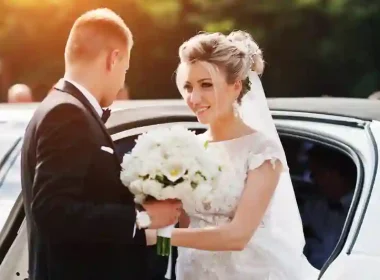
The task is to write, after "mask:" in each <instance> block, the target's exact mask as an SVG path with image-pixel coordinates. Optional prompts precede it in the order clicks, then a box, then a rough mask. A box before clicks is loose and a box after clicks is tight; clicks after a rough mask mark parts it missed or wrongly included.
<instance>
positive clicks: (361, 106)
mask: <svg viewBox="0 0 380 280" xmlns="http://www.w3.org/2000/svg"><path fill="white" fill-rule="evenodd" d="M38 104H39V103H27V104H20V103H19V104H7V103H3V104H0V123H1V122H4V121H15V122H27V121H28V120H29V119H30V118H31V116H32V115H33V112H34V110H35V109H36V108H37V106H38ZM268 105H269V107H270V109H271V110H273V111H291V112H306V113H319V114H325V115H335V116H344V117H351V118H357V119H362V120H378V121H380V100H369V99H360V98H335V97H315V98H310V97H299V98H268ZM157 106H158V107H162V108H168V107H173V108H181V110H184V109H185V108H184V107H185V106H186V105H185V102H184V101H183V100H182V99H155V100H125V101H116V102H114V104H113V105H112V106H111V108H112V109H113V110H115V111H119V110H128V109H138V108H141V107H157Z"/></svg>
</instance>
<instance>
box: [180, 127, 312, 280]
mask: <svg viewBox="0 0 380 280" xmlns="http://www.w3.org/2000/svg"><path fill="white" fill-rule="evenodd" d="M200 137H205V136H204V135H201V136H200ZM208 145H209V147H210V148H217V149H219V150H220V151H223V152H225V154H226V155H227V156H228V161H229V166H230V167H231V168H230V170H228V171H227V172H224V173H223V177H222V178H221V179H220V180H219V181H220V183H219V184H218V186H217V187H216V191H215V193H214V195H213V196H212V199H211V201H210V202H209V203H208V204H207V205H199V204H196V202H194V201H192V200H189V201H186V200H185V201H183V207H184V210H185V211H186V212H187V214H188V215H189V218H190V225H189V227H190V228H205V227H208V226H217V225H221V224H224V223H229V222H230V221H231V219H232V218H233V216H234V213H235V211H236V208H237V206H238V203H239V198H240V197H241V194H242V192H243V188H244V186H245V180H246V178H247V173H248V171H249V170H253V169H255V168H258V167H259V166H260V165H261V164H262V163H263V162H264V161H266V160H271V161H273V160H276V159H279V160H280V161H282V159H283V157H282V155H281V152H282V147H280V146H278V144H277V143H276V142H275V141H272V139H269V138H268V137H267V136H266V135H265V134H263V133H260V132H255V133H253V134H250V135H246V136H243V137H240V138H236V139H232V140H228V141H221V142H210V143H209V144H208ZM282 163H283V165H284V166H286V162H282ZM280 180H281V179H280ZM282 186H286V184H281V183H279V185H278V187H277V189H276V191H275V194H274V196H273V198H272V200H271V202H270V205H269V207H268V209H267V211H266V213H265V215H264V217H263V219H262V221H261V224H260V226H259V227H258V228H257V230H256V231H255V232H254V234H253V236H252V238H251V239H250V241H249V242H248V244H247V245H246V247H245V248H244V249H243V250H242V251H233V252H232V251H223V252H215V251H203V250H196V249H191V248H181V247H180V248H178V259H177V266H176V275H177V278H176V279H177V280H316V279H317V278H318V273H319V272H318V270H316V269H314V268H313V267H312V266H311V265H310V264H309V262H308V261H307V259H306V258H305V256H304V255H303V253H302V248H303V246H301V245H299V244H300V242H298V241H299V239H303V234H302V232H301V233H300V232H299V231H302V229H301V228H299V227H298V225H295V226H293V225H292V224H291V221H292V220H294V217H288V215H287V213H289V212H287V211H283V210H284V209H283V206H285V207H286V206H287V205H288V204H286V203H288V202H287V201H285V200H287V199H289V197H286V196H287V195H288V194H289V190H288V189H287V190H285V191H284V190H283V189H282ZM289 195H290V194H289ZM290 198H291V199H293V198H294V193H293V194H292V197H290ZM283 200H284V201H285V203H284V204H283V206H282V205H281V204H282V202H283ZM294 203H295V200H294ZM285 210H286V209H285Z"/></svg>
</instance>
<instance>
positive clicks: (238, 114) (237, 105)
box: [232, 100, 240, 117]
mask: <svg viewBox="0 0 380 280" xmlns="http://www.w3.org/2000/svg"><path fill="white" fill-rule="evenodd" d="M239 108H240V105H239V103H238V102H237V101H236V100H235V101H234V103H233V104H232V109H233V111H234V115H235V117H239V116H240V112H239Z"/></svg>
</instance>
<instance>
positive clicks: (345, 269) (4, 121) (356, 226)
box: [0, 98, 380, 280]
mask: <svg viewBox="0 0 380 280" xmlns="http://www.w3.org/2000/svg"><path fill="white" fill-rule="evenodd" d="M36 106H37V104H31V105H1V106H0V135H1V137H0V279H1V280H13V279H27V278H28V274H27V269H28V267H27V258H28V256H27V239H26V230H25V224H24V223H23V221H24V211H23V206H22V197H21V196H20V193H21V183H20V175H19V174H20V148H21V145H22V137H23V131H24V129H25V126H26V124H27V122H28V120H29V119H30V117H31V115H32V114H33V111H34V109H35V107H36ZM269 106H270V108H271V110H272V114H273V117H274V119H275V122H276V125H277V129H278V132H279V134H280V137H281V140H282V142H283V145H284V148H285V151H286V154H287V157H288V163H289V166H290V172H291V176H292V179H293V185H294V190H295V194H296V197H297V202H298V204H299V208H300V211H301V213H303V211H304V208H305V205H307V204H310V203H313V202H314V201H316V200H318V199H321V198H323V195H322V194H321V189H320V188H319V186H318V185H317V184H316V181H317V180H316V178H315V174H314V173H313V172H314V171H313V167H311V164H310V161H311V158H310V154H309V152H308V151H309V150H310V149H313V148H315V147H318V149H319V151H320V152H319V154H318V155H319V159H321V158H322V160H323V163H322V164H321V165H320V166H319V167H325V166H330V171H331V174H333V172H336V171H339V172H340V174H341V175H342V173H343V175H344V176H343V177H344V178H350V179H351V182H352V191H353V192H352V193H353V196H352V197H351V198H352V199H350V200H349V201H348V204H347V205H348V208H347V213H346V214H345V216H344V217H343V219H342V225H341V228H339V233H340V234H338V238H337V239H336V241H335V242H334V243H332V244H331V246H330V248H329V250H330V251H329V253H328V255H326V256H324V259H323V262H322V265H321V264H315V266H319V267H318V268H319V269H320V276H319V278H318V279H322V280H359V279H360V280H375V279H380V223H379V224H378V223H377V221H380V218H379V217H380V178H379V174H380V167H379V144H380V102H379V101H373V100H371V101H370V100H365V99H345V98H281V99H277V98H274V99H269ZM113 108H114V110H113V113H112V115H111V117H110V119H109V120H108V122H107V127H108V129H109V132H110V134H111V135H112V138H113V139H114V141H115V147H116V151H117V153H118V155H119V156H120V157H121V156H122V155H123V154H124V153H126V152H128V151H130V150H131V148H132V147H133V145H134V140H135V139H136V137H137V136H138V135H139V134H141V133H142V132H144V131H147V130H149V129H151V128H152V127H156V126H168V125H173V124H177V123H181V124H183V125H185V126H187V127H188V128H191V129H193V130H196V131H198V132H202V131H204V129H205V126H203V125H201V124H199V123H197V121H196V118H195V117H194V115H193V114H192V113H191V112H190V111H189V109H188V108H187V106H186V105H185V103H184V102H183V101H182V100H147V101H120V102H116V103H115V104H114V105H113ZM337 158H340V160H341V161H340V162H341V163H342V166H343V168H342V166H338V165H337V166H336V168H334V166H333V165H332V164H331V163H333V162H336V159H337ZM320 163H321V161H320ZM331 166H333V167H331ZM346 167H347V168H346ZM313 174H314V176H313ZM327 179H331V181H329V180H327V181H326V180H325V183H326V184H327V185H329V184H330V185H329V186H331V188H330V190H334V188H335V187H336V186H337V185H338V184H337V183H336V181H334V175H331V177H327ZM316 209H317V208H316ZM326 213H327V212H323V211H315V212H314V213H313V215H312V217H311V218H310V217H309V218H308V219H311V220H313V219H315V220H318V219H319V220H321V219H322V220H323V219H325V218H324V216H323V217H322V215H326ZM327 214H328V213H327ZM378 218H379V220H378ZM304 222H305V224H306V223H307V222H310V221H304ZM337 224H339V223H337ZM336 226H339V225H336ZM314 234H316V235H318V236H320V237H321V238H322V239H324V238H326V237H328V235H329V234H330V233H329V229H326V228H325V229H324V230H323V231H322V232H314ZM305 235H306V237H307V238H306V240H307V242H306V247H305V255H306V256H307V257H308V258H309V259H310V261H311V262H312V263H313V254H314V253H315V252H313V250H314V249H313V248H315V246H314V247H313V246H311V243H310V242H312V241H310V240H311V239H312V238H311V239H310V236H309V235H310V232H309V231H308V229H307V227H305ZM314 245H315V244H314ZM317 247H318V246H317ZM307 248H309V249H307ZM327 251H328V250H327ZM165 268H166V267H165V265H163V268H162V271H163V273H164V272H165ZM159 270H160V269H157V271H152V279H160V278H153V277H154V274H155V273H156V274H159V273H161V272H159ZM173 276H174V275H173ZM161 279H163V278H161ZM172 279H174V277H173V278H172ZM316 280H317V279H316Z"/></svg>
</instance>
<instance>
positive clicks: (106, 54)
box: [65, 9, 133, 107]
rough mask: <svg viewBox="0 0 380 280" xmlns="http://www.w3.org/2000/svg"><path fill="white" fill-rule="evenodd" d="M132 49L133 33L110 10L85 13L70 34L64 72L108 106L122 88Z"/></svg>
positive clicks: (103, 104)
mask: <svg viewBox="0 0 380 280" xmlns="http://www.w3.org/2000/svg"><path fill="white" fill-rule="evenodd" d="M132 46H133V38H132V33H131V31H130V30H129V28H128V27H127V26H126V24H125V23H124V21H123V20H122V19H121V18H120V17H119V16H118V15H117V14H115V13H114V12H113V11H111V10H109V9H96V10H91V11H88V12H86V13H84V14H83V15H81V16H80V17H79V18H78V19H77V20H76V21H75V23H74V25H73V27H72V29H71V31H70V35H69V38H68V41H67V44H66V48H65V66H66V73H69V76H72V77H73V78H77V79H80V80H82V82H84V83H87V86H88V87H90V88H91V89H89V90H90V91H91V92H92V93H93V94H94V95H96V97H97V98H98V100H99V101H100V103H101V105H102V106H104V107H105V106H109V105H110V104H111V103H112V102H113V101H114V100H115V98H116V96H117V94H118V92H119V90H120V89H121V88H122V87H123V86H124V82H125V72H126V71H127V70H128V68H129V58H130V51H131V48H132ZM79 82H81V81H79Z"/></svg>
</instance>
